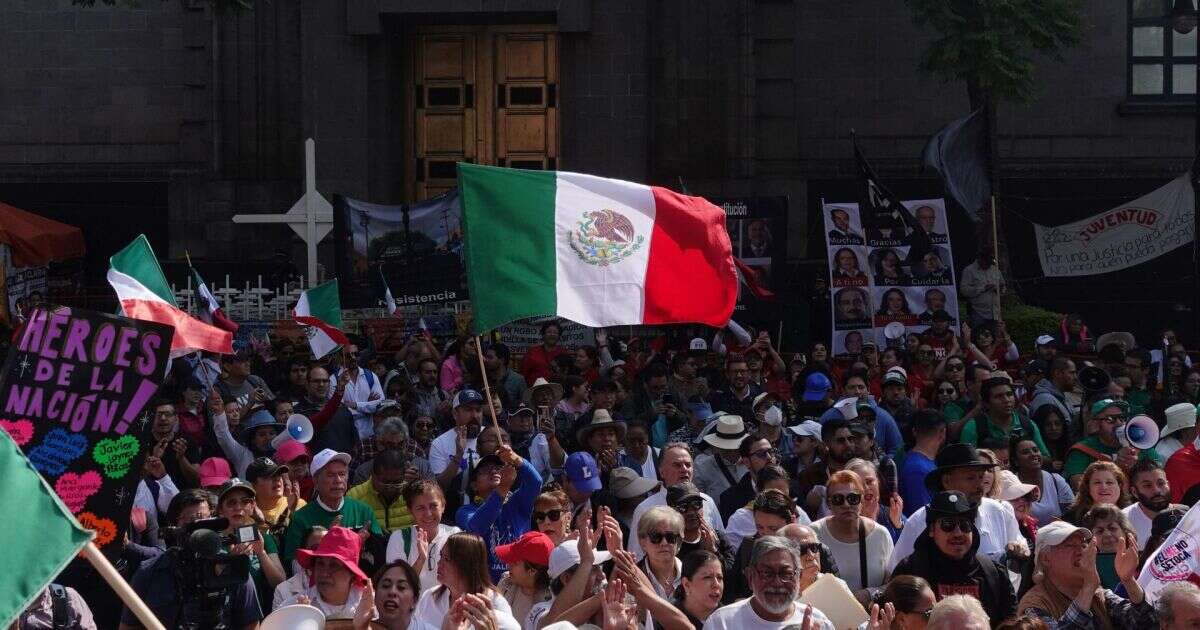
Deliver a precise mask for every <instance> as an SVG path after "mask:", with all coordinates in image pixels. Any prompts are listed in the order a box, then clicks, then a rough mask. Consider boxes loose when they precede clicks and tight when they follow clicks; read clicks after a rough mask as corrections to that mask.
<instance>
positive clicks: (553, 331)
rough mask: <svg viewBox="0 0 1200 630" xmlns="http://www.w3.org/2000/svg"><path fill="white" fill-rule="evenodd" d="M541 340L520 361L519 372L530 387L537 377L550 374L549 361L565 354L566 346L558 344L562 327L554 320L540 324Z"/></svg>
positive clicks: (544, 376)
mask: <svg viewBox="0 0 1200 630" xmlns="http://www.w3.org/2000/svg"><path fill="white" fill-rule="evenodd" d="M541 335H542V342H541V343H540V344H538V345H536V346H533V347H532V348H530V349H529V350H528V351H527V352H526V353H525V358H524V359H523V360H522V362H521V374H522V375H524V376H525V382H526V383H528V384H529V386H530V387H532V386H533V384H534V382H535V381H537V379H539V378H548V377H549V376H550V363H551V362H552V361H554V359H556V358H558V357H559V356H561V355H563V354H566V353H567V350H566V348H563V347H562V346H560V345H558V342H559V339H560V338H561V337H562V327H561V326H560V325H559V324H558V322H556V321H548V322H546V323H544V324H542V328H541Z"/></svg>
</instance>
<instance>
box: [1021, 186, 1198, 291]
mask: <svg viewBox="0 0 1200 630" xmlns="http://www.w3.org/2000/svg"><path fill="white" fill-rule="evenodd" d="M1194 204H1195V202H1194V201H1193V194H1192V184H1191V182H1190V181H1189V180H1188V175H1187V174H1186V173H1185V174H1183V175H1180V176H1179V177H1177V178H1175V179H1174V180H1172V181H1171V183H1169V184H1167V185H1166V186H1163V187H1162V188H1159V189H1158V190H1155V191H1154V192H1152V193H1150V194H1148V195H1146V196H1144V197H1141V198H1138V199H1134V200H1133V201H1131V202H1129V203H1127V204H1124V205H1121V206H1117V207H1116V208H1113V209H1112V210H1108V211H1106V212H1102V213H1100V214H1097V215H1095V216H1092V217H1089V218H1087V219H1084V220H1082V221H1075V222H1074V223H1067V224H1065V225H1059V226H1056V227H1046V226H1044V225H1037V224H1034V226H1033V227H1034V231H1035V232H1036V233H1037V248H1038V257H1039V258H1041V261H1042V273H1044V274H1046V275H1047V276H1091V275H1096V274H1102V273H1108V272H1110V271H1118V270H1121V269H1125V268H1127V267H1132V266H1134V265H1137V264H1140V263H1144V262H1146V261H1148V260H1151V259H1154V258H1157V257H1158V256H1161V255H1163V254H1165V253H1167V252H1169V251H1171V250H1173V249H1175V248H1176V247H1179V246H1181V245H1186V244H1187V243H1190V242H1192V234H1193V229H1194V225H1193V221H1194V216H1195V205H1194Z"/></svg>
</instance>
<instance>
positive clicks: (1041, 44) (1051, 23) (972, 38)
mask: <svg viewBox="0 0 1200 630" xmlns="http://www.w3.org/2000/svg"><path fill="white" fill-rule="evenodd" d="M905 1H906V2H907V3H908V6H909V10H910V11H911V12H912V16H913V21H914V22H916V24H917V26H919V27H922V28H927V29H930V30H932V31H934V32H935V33H936V34H937V37H936V38H935V39H934V40H933V41H932V42H930V44H929V46H928V47H927V48H926V49H925V50H924V51H923V53H922V55H921V62H920V69H921V70H922V71H923V72H926V73H928V74H931V75H933V76H935V77H938V78H940V79H942V80H943V81H945V82H952V81H962V82H963V83H965V84H966V88H967V97H968V98H969V99H970V103H971V110H972V111H974V110H977V109H983V110H984V113H985V115H986V119H987V130H988V131H987V133H988V153H989V156H988V158H989V159H988V163H989V173H988V175H989V179H990V180H991V184H992V193H993V194H994V195H995V194H997V193H998V191H999V190H1000V165H999V162H1000V160H999V155H998V154H997V142H996V106H997V105H998V104H999V103H1001V102H1011V103H1022V104H1023V103H1028V102H1030V101H1031V100H1033V98H1034V97H1035V96H1036V95H1037V86H1036V85H1035V82H1034V80H1033V72H1034V69H1035V68H1036V57H1038V56H1041V57H1048V58H1050V59H1055V60H1061V59H1062V53H1063V51H1064V50H1066V49H1068V48H1071V47H1073V46H1076V45H1077V44H1079V42H1080V40H1081V39H1082V38H1083V31H1084V24H1083V4H1084V0H905ZM991 212H992V213H993V214H994V213H995V210H994V209H993V210H991ZM991 219H992V220H993V221H995V222H996V224H997V225H998V224H999V220H998V219H999V217H991ZM992 225H993V224H992V223H991V222H990V221H989V222H986V223H984V224H981V225H980V232H981V233H980V243H983V242H990V241H991V240H992V237H991V232H992ZM997 230H998V228H997ZM999 240H1000V242H999V243H998V244H997V245H998V247H997V249H999V250H1000V257H999V258H1000V260H999V261H998V262H999V264H1000V266H1001V269H1002V270H1004V271H1005V272H1006V273H1007V272H1008V270H1009V269H1010V266H1009V264H1008V260H1007V259H1008V255H1007V252H1006V251H1005V248H1004V242H1003V239H1002V238H1001V239H999ZM1010 277H1011V275H1010Z"/></svg>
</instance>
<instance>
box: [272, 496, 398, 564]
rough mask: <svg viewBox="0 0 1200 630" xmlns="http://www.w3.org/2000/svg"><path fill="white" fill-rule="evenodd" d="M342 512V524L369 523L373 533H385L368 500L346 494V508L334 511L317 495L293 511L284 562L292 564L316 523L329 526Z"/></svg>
mask: <svg viewBox="0 0 1200 630" xmlns="http://www.w3.org/2000/svg"><path fill="white" fill-rule="evenodd" d="M338 514H341V515H342V527H349V528H350V529H359V528H361V527H369V528H370V531H371V533H372V534H377V535H381V536H382V535H383V531H382V530H380V529H379V523H377V522H376V521H375V511H374V510H372V509H371V508H370V507H369V506H367V504H365V503H362V502H361V501H355V500H354V499H351V498H350V497H346V498H344V499H343V500H342V509H340V510H338V511H336V512H330V511H329V510H326V509H325V508H324V507H323V506H322V505H321V502H320V501H318V500H316V499H313V500H312V501H311V502H310V503H309V504H308V505H305V506H304V507H302V508H300V509H299V510H296V513H295V514H293V515H292V522H291V523H290V524H289V525H288V528H287V533H286V534H285V535H284V538H283V549H282V550H281V553H280V554H279V557H280V559H281V560H283V566H285V567H289V566H291V564H292V559H293V558H295V557H296V550H298V549H300V548H302V547H303V546H304V538H305V536H306V535H307V534H308V532H309V530H311V529H312V528H313V527H315V526H320V527H326V528H328V527H329V524H330V523H332V522H333V519H334V518H335V517H336V516H337V515H338Z"/></svg>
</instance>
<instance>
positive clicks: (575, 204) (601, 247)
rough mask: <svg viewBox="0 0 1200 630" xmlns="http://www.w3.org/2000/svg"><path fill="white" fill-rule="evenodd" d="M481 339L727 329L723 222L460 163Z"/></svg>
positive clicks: (707, 213) (671, 205)
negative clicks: (574, 329)
mask: <svg viewBox="0 0 1200 630" xmlns="http://www.w3.org/2000/svg"><path fill="white" fill-rule="evenodd" d="M458 177H459V179H458V182H459V189H460V190H461V198H462V223H463V229H464V232H465V236H466V262H467V272H468V273H467V279H468V283H469V284H470V289H471V301H472V303H473V304H472V305H473V308H474V313H475V323H474V326H475V329H476V331H478V332H482V331H486V330H490V329H492V328H496V327H498V326H500V325H501V324H505V323H507V322H510V321H513V320H515V319H521V318H525V317H534V316H544V315H557V316H559V317H563V318H566V319H569V320H571V321H575V322H579V323H580V324H584V325H587V326H593V327H602V326H617V325H629V324H673V323H683V322H697V323H702V324H708V325H709V326H714V327H717V328H720V327H723V326H724V325H725V323H726V322H728V321H729V317H730V315H731V314H732V313H733V307H734V303H735V302H736V301H737V293H738V280H737V274H736V272H735V271H734V263H733V249H732V247H731V246H730V243H729V234H728V232H726V229H725V212H724V211H722V210H721V209H720V208H718V207H716V206H714V205H713V204H711V203H709V202H708V201H705V200H704V199H702V198H700V197H689V196H686V195H681V194H678V193H675V192H672V191H670V190H667V189H665V188H659V187H657V186H644V185H641V184H634V183H631V182H624V181H620V180H615V179H605V178H603V177H595V176H592V175H581V174H579V173H565V172H553V171H526V170H518V169H508V168H496V167H490V166H478V165H474V164H464V163H459V165H458Z"/></svg>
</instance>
